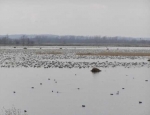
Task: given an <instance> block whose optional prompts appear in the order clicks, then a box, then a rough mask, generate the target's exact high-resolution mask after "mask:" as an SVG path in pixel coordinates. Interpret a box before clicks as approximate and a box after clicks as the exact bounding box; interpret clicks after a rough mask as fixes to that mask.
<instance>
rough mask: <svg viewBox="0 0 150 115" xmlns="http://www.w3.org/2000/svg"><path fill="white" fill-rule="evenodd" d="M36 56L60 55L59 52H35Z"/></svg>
mask: <svg viewBox="0 0 150 115" xmlns="http://www.w3.org/2000/svg"><path fill="white" fill-rule="evenodd" d="M36 54H38V55H46V54H53V55H57V54H62V53H61V52H36Z"/></svg>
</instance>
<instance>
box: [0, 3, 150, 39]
mask: <svg viewBox="0 0 150 115" xmlns="http://www.w3.org/2000/svg"><path fill="white" fill-rule="evenodd" d="M0 34H57V35H101V36H105V35H106V36H129V37H150V0H0Z"/></svg>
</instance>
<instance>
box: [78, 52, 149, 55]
mask: <svg viewBox="0 0 150 115" xmlns="http://www.w3.org/2000/svg"><path fill="white" fill-rule="evenodd" d="M76 55H97V56H150V53H133V52H101V53H76Z"/></svg>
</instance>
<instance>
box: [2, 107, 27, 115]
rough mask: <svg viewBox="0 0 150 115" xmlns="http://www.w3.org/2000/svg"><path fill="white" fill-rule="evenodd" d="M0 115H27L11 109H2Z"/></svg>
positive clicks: (13, 108)
mask: <svg viewBox="0 0 150 115" xmlns="http://www.w3.org/2000/svg"><path fill="white" fill-rule="evenodd" d="M0 115H28V114H27V113H25V112H24V113H22V112H21V110H20V109H16V108H15V107H12V108H11V109H6V108H4V107H3V108H2V109H1V113H0Z"/></svg>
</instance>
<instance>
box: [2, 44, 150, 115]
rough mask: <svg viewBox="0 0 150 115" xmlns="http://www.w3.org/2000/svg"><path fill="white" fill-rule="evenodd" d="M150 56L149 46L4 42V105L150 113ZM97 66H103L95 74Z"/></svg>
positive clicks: (81, 114)
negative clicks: (85, 45)
mask: <svg viewBox="0 0 150 115" xmlns="http://www.w3.org/2000/svg"><path fill="white" fill-rule="evenodd" d="M105 52H107V53H112V52H115V53H118V52H119V53H120V52H121V53H128V54H134V53H138V54H142V55H141V56H139V55H138V56H132V55H131V56H129V55H127V56H125V55H123V56H121V55H118V56H112V55H101V53H105ZM79 53H80V54H88V55H78V54H79ZM93 53H94V54H98V55H93ZM143 54H146V55H145V56H143ZM149 55H150V48H143V47H138V48H136V47H132V48H128V47H121V48H120V47H110V48H106V47H58V46H57V47H56V46H55V47H26V48H24V47H17V48H13V47H0V108H3V107H4V108H12V107H13V106H14V107H16V108H18V109H21V110H22V113H23V111H24V110H26V111H27V112H26V113H27V114H28V115H150V109H149V107H150V98H149V97H150V61H148V60H149V59H150V56H149ZM93 67H97V68H99V69H100V70H102V71H101V72H100V73H96V74H94V73H92V72H91V69H92V68H93ZM83 105H84V106H83ZM2 110H3V109H2ZM4 113H5V112H4V111H2V112H0V115H5V114H4Z"/></svg>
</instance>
